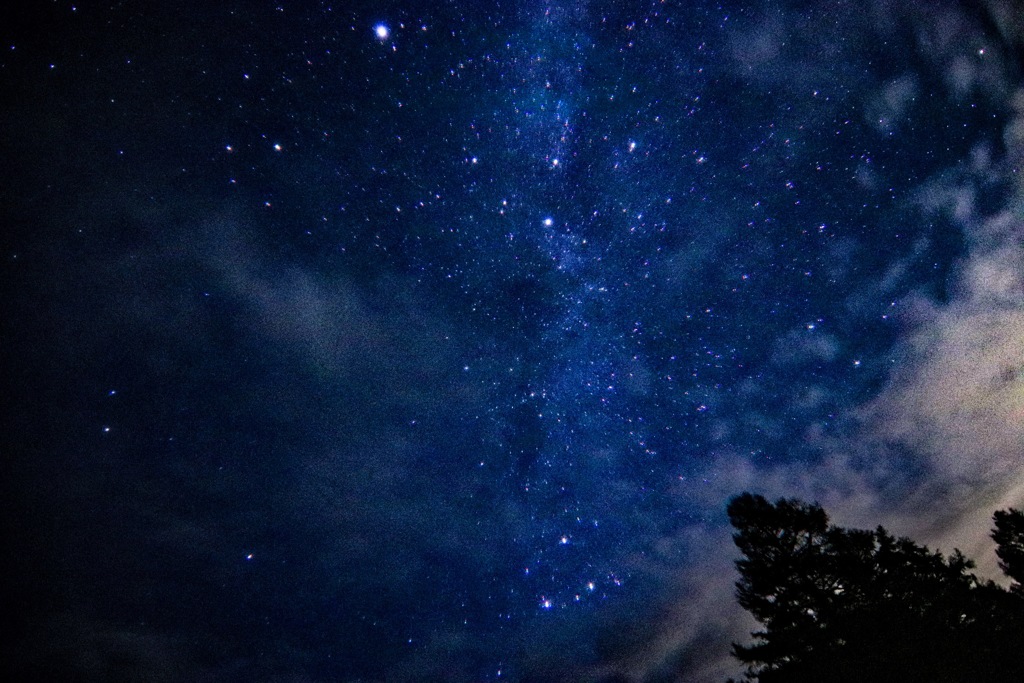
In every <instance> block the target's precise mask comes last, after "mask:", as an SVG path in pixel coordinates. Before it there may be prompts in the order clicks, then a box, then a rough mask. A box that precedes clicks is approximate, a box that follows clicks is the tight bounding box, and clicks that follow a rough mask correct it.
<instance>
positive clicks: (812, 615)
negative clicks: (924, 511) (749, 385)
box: [728, 493, 1024, 683]
mask: <svg viewBox="0 0 1024 683" xmlns="http://www.w3.org/2000/svg"><path fill="white" fill-rule="evenodd" d="M728 514H729V518H730V521H731V522H732V525H733V526H734V527H735V529H736V533H735V534H734V537H733V538H734V540H735V543H736V545H737V547H738V548H739V549H740V551H741V553H742V554H743V559H740V560H739V561H738V562H737V563H736V564H737V568H738V569H739V573H740V580H739V582H738V583H737V584H736V585H737V598H738V601H739V604H740V605H741V606H742V607H744V608H745V609H746V610H748V611H749V612H750V613H751V614H752V615H753V616H754V617H755V618H756V619H757V620H758V621H759V622H760V623H761V624H762V626H763V629H762V630H760V631H757V632H755V633H754V634H753V637H754V643H753V644H751V645H738V644H737V645H734V654H735V656H736V657H737V658H738V659H739V660H740V661H742V662H743V663H744V664H746V665H747V667H748V670H747V679H748V680H751V681H758V682H759V683H776V682H780V681H785V682H786V683H803V682H805V681H806V682H808V683H809V682H811V681H814V682H816V683H825V682H830V681H831V682H836V683H840V682H846V681H850V682H853V681H879V682H881V681H900V682H901V683H909V682H913V681H922V682H924V681H928V682H936V681H950V682H953V681H956V682H961V681H963V682H965V683H966V682H967V681H970V682H972V683H984V682H990V683H1002V682H1003V681H1006V682H1009V681H1017V682H1019V681H1024V599H1022V598H1024V594H1022V593H1021V591H1020V589H1019V587H1020V580H1021V578H1022V577H1024V515H1021V513H1019V512H1017V511H1013V510H1011V511H1009V512H1005V513H1002V512H1000V513H997V514H996V530H995V531H994V532H993V538H995V540H996V542H997V543H998V544H999V548H1000V549H999V557H1000V560H1001V565H1002V566H1003V568H1004V570H1005V571H1006V572H1007V574H1008V575H1009V576H1010V577H1011V578H1013V579H1015V580H1016V581H1017V584H1016V588H1017V591H1016V592H1013V593H1011V592H1007V591H1005V590H1003V589H1002V588H1000V587H998V586H997V585H995V584H993V583H991V582H981V581H979V580H978V579H977V577H975V576H974V575H973V574H971V573H970V572H969V570H970V569H971V568H973V566H974V565H973V563H972V562H971V561H970V560H968V559H967V558H965V557H964V556H963V555H961V554H960V552H959V551H954V553H953V554H952V555H950V556H949V557H945V556H943V555H942V554H940V553H937V552H932V551H930V550H929V549H928V548H926V547H924V546H920V545H918V544H916V543H914V542H913V541H911V540H909V539H906V538H896V537H894V536H892V535H891V534H890V533H888V532H887V531H886V530H885V529H884V528H882V527H878V528H877V529H875V530H874V531H868V530H860V529H845V528H842V527H838V526H835V525H832V524H830V523H829V519H828V515H827V514H826V513H825V511H824V510H823V509H822V508H821V507H820V506H818V505H813V504H807V503H804V502H801V501H799V500H793V499H791V500H779V501H777V502H776V503H770V502H768V501H767V500H765V499H764V498H763V497H761V496H758V495H753V494H750V493H744V494H742V495H740V496H737V497H736V498H734V499H733V500H732V501H731V502H730V503H729V507H728Z"/></svg>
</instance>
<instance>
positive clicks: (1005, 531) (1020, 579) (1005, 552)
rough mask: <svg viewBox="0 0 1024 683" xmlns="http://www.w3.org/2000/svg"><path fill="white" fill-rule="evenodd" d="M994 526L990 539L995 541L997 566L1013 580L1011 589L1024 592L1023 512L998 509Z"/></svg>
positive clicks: (994, 518) (1011, 509)
mask: <svg viewBox="0 0 1024 683" xmlns="http://www.w3.org/2000/svg"><path fill="white" fill-rule="evenodd" d="M992 517H993V520H994V521H995V525H996V528H995V529H993V530H992V540H994V541H995V542H996V544H997V545H998V547H997V548H996V555H997V556H998V557H999V568H1000V569H1002V570H1003V572H1004V573H1005V574H1006V575H1007V576H1009V577H1010V578H1011V579H1013V580H1014V584H1013V587H1012V588H1011V590H1013V591H1014V592H1016V593H1021V592H1024V587H1022V584H1024V512H1021V511H1020V510H1014V509H1013V508H1010V509H1009V510H999V511H998V512H996V513H995V514H994V515H993V516H992Z"/></svg>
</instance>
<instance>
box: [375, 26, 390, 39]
mask: <svg viewBox="0 0 1024 683" xmlns="http://www.w3.org/2000/svg"><path fill="white" fill-rule="evenodd" d="M373 32H374V33H376V34H377V37H378V38H380V39H381V40H387V39H388V36H390V35H391V31H390V30H389V29H388V27H387V26H385V25H384V24H377V25H376V26H374V27H373Z"/></svg>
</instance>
